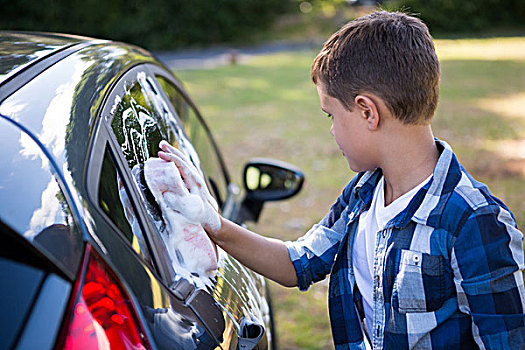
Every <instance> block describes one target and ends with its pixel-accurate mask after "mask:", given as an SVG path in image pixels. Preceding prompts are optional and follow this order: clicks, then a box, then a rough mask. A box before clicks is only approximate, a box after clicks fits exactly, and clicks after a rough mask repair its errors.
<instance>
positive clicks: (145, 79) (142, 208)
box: [98, 64, 270, 348]
mask: <svg viewBox="0 0 525 350" xmlns="http://www.w3.org/2000/svg"><path fill="white" fill-rule="evenodd" d="M166 83H169V84H170V85H168V86H169V87H172V88H174V89H175V90H174V91H177V92H179V96H178V98H179V99H180V103H179V104H178V105H174V104H173V103H172V101H173V100H171V99H170V98H169V93H171V92H170V91H169V90H168V88H166V86H167V85H166ZM106 101H107V103H106V105H105V106H104V108H103V111H102V114H101V120H103V124H104V128H105V130H106V131H107V132H108V144H109V145H110V148H111V152H112V154H113V155H112V156H113V157H114V160H115V163H116V164H117V166H118V167H119V168H120V171H121V172H122V174H123V176H122V177H123V182H124V183H128V184H129V186H128V189H129V192H130V194H129V198H130V200H131V203H133V204H132V205H133V206H135V207H136V212H137V217H138V219H139V220H141V221H143V223H142V226H143V230H144V233H143V235H144V241H145V242H149V244H150V246H151V248H152V249H151V251H152V255H153V259H152V263H153V265H155V266H156V268H158V269H159V271H160V272H161V273H160V275H161V276H162V278H163V280H164V283H166V284H167V285H171V286H173V285H175V284H176V283H178V282H179V281H180V280H181V277H182V279H183V280H189V281H191V284H192V285H194V286H196V287H198V288H197V289H198V290H201V291H206V293H207V294H208V295H211V296H213V298H214V300H215V302H214V301H213V300H211V301H210V302H209V305H208V306H207V308H208V309H209V311H210V312H211V313H212V314H213V312H214V311H213V310H214V309H216V308H219V310H220V311H221V312H222V314H223V317H222V319H223V320H224V321H225V322H226V324H225V326H224V330H223V335H222V339H223V341H222V343H221V346H222V348H235V347H237V344H238V343H239V338H238V335H239V333H241V334H242V327H244V326H245V325H252V326H254V327H256V328H257V329H259V330H260V333H261V334H260V336H261V338H262V337H263V336H264V338H265V339H266V336H267V335H266V334H265V333H264V332H263V330H264V329H265V328H267V327H266V326H267V325H268V324H269V322H270V320H269V317H270V316H269V309H268V303H267V302H266V299H265V295H264V292H265V285H264V280H263V279H262V278H260V277H259V276H258V275H256V274H254V273H253V272H251V271H249V270H248V269H246V268H245V267H243V266H242V265H240V264H239V263H238V262H237V261H235V260H234V259H232V258H231V257H230V256H228V255H227V254H226V253H225V252H223V251H220V263H219V268H218V271H217V274H216V275H215V276H213V278H207V277H206V278H203V276H194V274H188V273H186V272H185V271H183V270H180V269H179V268H177V269H174V268H173V266H172V265H171V264H170V263H169V262H170V257H169V254H168V253H167V249H166V246H165V245H163V243H164V242H163V241H162V239H160V237H161V232H162V230H163V229H164V226H165V223H164V222H163V220H162V214H161V212H160V210H159V208H158V206H157V205H156V203H155V200H154V198H153V196H152V195H151V193H150V192H149V191H148V188H147V185H146V183H145V179H144V172H143V164H144V162H145V161H146V160H147V159H149V158H151V157H155V156H156V155H157V152H158V151H159V147H158V144H159V142H160V141H161V140H166V141H168V142H169V143H170V144H172V145H173V146H174V147H177V148H178V149H180V150H181V151H182V152H184V153H185V154H187V155H188V156H189V157H190V158H191V160H192V161H193V163H194V164H195V166H197V167H198V168H201V169H203V170H204V174H205V175H206V179H207V181H208V184H209V187H210V188H211V191H212V194H213V195H214V196H215V198H216V199H217V201H218V202H219V203H220V204H221V210H223V212H224V210H225V209H227V208H229V209H228V210H229V212H230V213H233V212H234V210H232V208H234V207H235V205H233V204H229V203H234V202H235V201H234V199H233V197H232V195H231V193H229V177H228V173H227V171H226V170H225V167H224V163H223V162H222V158H221V157H220V154H219V153H218V151H217V148H216V145H215V143H214V142H213V139H211V135H210V133H209V130H208V128H207V127H206V125H205V124H204V122H203V120H202V118H201V117H200V113H199V112H198V110H197V109H196V107H195V105H194V104H193V102H191V100H190V99H189V97H188V96H187V94H186V93H185V92H184V90H183V89H182V88H181V87H180V84H179V83H178V82H177V80H175V79H174V78H173V76H172V75H171V74H170V73H169V72H168V71H166V70H164V69H163V68H161V67H159V66H155V65H151V64H145V65H141V66H138V67H135V68H133V69H132V70H130V71H129V72H127V73H126V74H125V75H124V76H123V77H122V78H121V79H120V80H119V82H118V83H117V84H116V85H115V87H114V88H113V89H112V91H111V92H110V93H109V95H108V98H107V99H106ZM183 118H184V120H185V122H182V119H183ZM183 125H185V126H186V128H184V126H183ZM101 128H102V127H101ZM190 139H193V141H194V142H195V143H193V142H191V141H190ZM101 152H102V150H99V152H98V153H101ZM130 226H133V225H130ZM132 231H133V229H132ZM137 241H138V242H140V239H137ZM138 246H139V247H140V243H139V244H138ZM203 309H206V306H204V307H203ZM203 312H204V311H203ZM243 322H244V323H243ZM209 326H210V327H211V328H213V329H215V330H217V329H218V328H220V327H218V325H217V324H213V325H209ZM245 333H246V332H245ZM241 341H242V339H241Z"/></svg>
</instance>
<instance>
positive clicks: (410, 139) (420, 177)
mask: <svg viewBox="0 0 525 350" xmlns="http://www.w3.org/2000/svg"><path fill="white" fill-rule="evenodd" d="M390 131H391V132H388V134H387V136H386V137H385V138H384V139H383V140H384V143H383V144H382V145H383V147H382V161H381V166H380V168H381V169H382V170H383V176H384V177H385V206H386V205H389V204H390V203H392V202H393V201H395V200H396V199H397V198H399V197H401V196H402V195H403V194H405V193H407V192H408V191H410V190H411V189H413V188H414V187H416V186H417V185H419V184H420V183H421V182H423V181H424V180H425V179H427V178H428V177H429V176H430V175H431V174H432V173H433V172H434V168H435V167H436V163H437V161H438V158H439V150H438V148H437V146H436V143H435V141H434V136H433V134H432V129H431V127H430V125H409V126H407V125H397V126H395V130H390ZM383 136H384V135H383Z"/></svg>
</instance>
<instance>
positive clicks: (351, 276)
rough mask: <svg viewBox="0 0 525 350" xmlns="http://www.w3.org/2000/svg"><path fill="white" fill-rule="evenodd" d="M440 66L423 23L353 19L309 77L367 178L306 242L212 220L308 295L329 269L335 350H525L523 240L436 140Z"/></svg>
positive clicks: (246, 260)
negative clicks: (433, 125)
mask: <svg viewBox="0 0 525 350" xmlns="http://www.w3.org/2000/svg"><path fill="white" fill-rule="evenodd" d="M439 74H440V73H439V62H438V59H437V56H436V54H435V50H434V45H433V42H432V38H431V36H430V34H429V33H428V29H427V27H426V26H425V25H424V24H423V23H422V22H421V21H420V20H419V19H416V18H413V17H410V16H408V15H405V14H402V13H389V12H384V11H382V12H376V13H373V14H371V15H368V16H365V17H361V18H359V19H357V20H355V21H352V22H350V23H348V24H347V25H345V26H344V27H342V28H341V29H340V30H339V31H338V32H336V33H335V34H333V35H332V37H331V38H330V39H329V40H328V41H327V42H326V43H325V45H324V47H323V48H322V50H321V52H320V53H319V55H318V56H317V57H316V59H315V61H314V63H313V66H312V79H313V81H314V83H315V84H316V85H317V91H318V94H319V97H320V102H321V108H322V110H323V111H324V112H326V113H327V114H328V115H329V116H330V117H332V118H333V124H332V128H331V134H332V135H333V137H334V138H335V141H336V143H337V144H338V146H339V148H340V149H341V151H342V154H343V156H344V157H345V158H346V159H347V161H348V164H349V166H350V168H351V169H352V170H353V171H355V172H359V173H358V175H357V176H356V177H355V178H354V179H352V180H351V181H350V183H349V184H348V185H347V186H346V187H345V189H344V190H343V192H342V194H341V195H340V196H339V198H338V199H337V201H336V202H335V204H334V205H333V206H332V207H331V209H330V211H329V212H328V214H327V215H326V216H325V217H324V219H323V220H321V222H320V223H319V224H317V225H314V226H313V227H312V229H311V230H310V231H309V232H308V233H306V235H305V236H303V237H302V238H300V239H299V240H297V241H296V242H282V241H279V240H276V239H272V238H266V237H263V236H259V235H257V234H255V233H253V232H250V231H248V230H246V229H244V228H242V227H239V226H237V225H235V224H234V223H232V222H230V221H228V220H225V219H223V218H219V219H220V222H221V224H220V228H217V227H215V228H212V227H211V226H212V225H210V224H208V221H207V220H203V225H204V227H205V228H206V230H207V232H208V234H209V236H210V237H211V239H212V240H213V241H215V242H216V243H217V244H218V245H219V246H221V247H222V248H223V249H224V250H226V251H227V252H228V253H230V254H231V255H232V256H234V257H235V258H237V259H238V260H239V261H240V262H242V263H243V264H245V265H246V266H248V267H249V268H251V269H253V270H255V271H257V272H259V273H260V274H262V275H264V276H266V277H268V278H270V279H272V280H274V281H277V282H278V283H281V284H282V285H285V286H298V287H299V288H300V289H301V290H306V289H307V288H308V287H309V285H310V284H312V283H314V282H317V281H320V280H322V279H324V278H325V277H326V276H327V275H330V287H329V311H330V322H331V327H332V334H333V339H334V344H335V347H336V348H337V349H364V348H365V345H364V342H365V340H364V338H365V337H366V338H368V339H369V341H370V343H371V345H372V347H373V348H374V349H409V348H410V349H411V348H422V349H448V350H451V349H470V348H476V347H479V348H484V349H523V348H524V347H525V315H524V309H525V290H524V285H523V275H522V271H523V269H524V257H523V246H522V239H523V236H522V234H521V232H519V231H518V229H517V228H516V224H515V221H514V218H513V215H512V214H511V213H510V211H509V210H508V209H507V208H506V207H505V205H504V204H503V203H502V202H501V201H499V200H498V199H496V198H494V197H493V196H492V195H491V194H490V192H489V190H488V188H487V187H486V186H485V185H483V184H481V183H479V182H477V181H475V180H474V179H473V178H472V177H471V176H470V175H469V174H468V173H467V172H466V171H465V169H464V168H463V167H462V166H461V165H460V164H459V163H458V161H457V159H456V157H455V156H454V153H453V152H452V150H451V148H450V146H448V145H447V144H446V143H445V142H442V141H440V140H437V139H434V137H433V134H432V130H431V127H430V121H431V119H432V116H433V114H434V111H435V109H436V106H437V102H438V96H439ZM163 149H164V151H165V152H166V153H164V152H161V153H159V156H161V157H162V158H164V159H165V160H172V161H174V162H175V163H176V164H177V165H178V168H179V170H180V171H181V172H187V169H188V167H189V165H188V164H186V163H185V162H184V160H182V159H181V158H179V157H177V156H176V155H173V154H171V152H170V149H168V148H167V147H163ZM185 169H186V170H185ZM183 176H184V177H185V178H187V176H188V174H183ZM210 222H211V221H210ZM215 226H217V225H215Z"/></svg>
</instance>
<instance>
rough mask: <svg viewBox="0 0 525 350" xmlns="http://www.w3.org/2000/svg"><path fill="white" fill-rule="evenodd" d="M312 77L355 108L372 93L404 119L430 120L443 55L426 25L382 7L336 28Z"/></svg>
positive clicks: (396, 115)
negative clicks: (357, 100) (363, 95)
mask: <svg viewBox="0 0 525 350" xmlns="http://www.w3.org/2000/svg"><path fill="white" fill-rule="evenodd" d="M311 74H312V80H313V82H314V83H315V84H317V83H318V82H319V81H321V82H322V83H323V84H324V85H325V87H326V91H327V93H328V94H329V95H330V96H332V97H335V98H337V99H338V100H339V101H340V102H341V103H342V104H343V105H344V106H345V107H346V108H347V109H351V108H352V107H353V104H354V98H355V96H357V95H358V94H361V93H366V92H369V93H373V94H375V95H377V96H379V97H380V98H382V99H383V101H384V102H385V104H386V105H387V107H388V108H389V109H390V111H391V112H392V113H393V114H394V116H395V117H396V118H397V119H399V120H401V121H402V122H403V123H406V124H427V123H429V122H430V120H431V119H432V116H433V115H434V112H435V110H436V107H437V103H438V99H439V74H440V72H439V61H438V58H437V55H436V52H435V49H434V43H433V41H432V37H431V36H430V33H429V32H428V28H427V26H426V25H425V24H424V23H423V22H422V21H421V20H419V19H418V18H414V17H411V16H408V15H406V14H404V13H400V12H386V11H379V12H374V13H372V14H369V15H366V16H363V17H360V18H358V19H356V20H353V21H351V22H349V23H347V24H346V25H345V26H343V27H342V28H341V29H339V30H338V31H337V32H336V33H334V34H333V35H332V36H331V37H330V39H328V41H326V43H325V44H324V46H323V48H322V49H321V52H319V54H318V55H317V57H316V58H315V60H314V62H313V65H312V72H311Z"/></svg>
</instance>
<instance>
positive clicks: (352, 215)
mask: <svg viewBox="0 0 525 350" xmlns="http://www.w3.org/2000/svg"><path fill="white" fill-rule="evenodd" d="M354 216H355V214H354V212H351V213H350V215H349V216H348V217H349V218H350V220H352V219H353V218H354Z"/></svg>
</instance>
